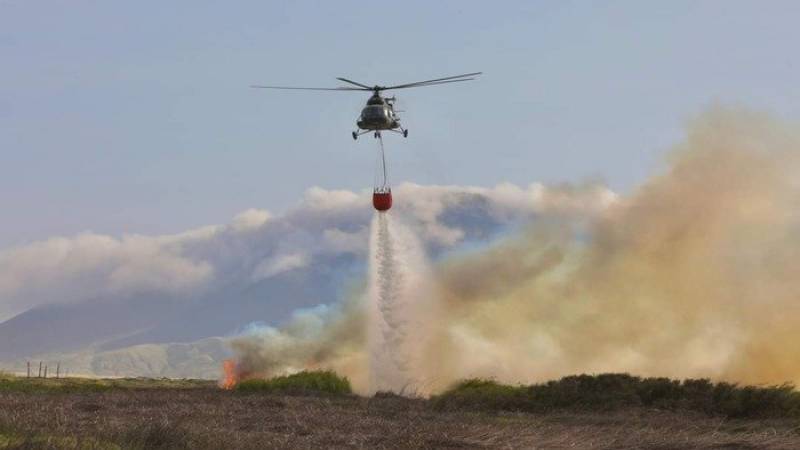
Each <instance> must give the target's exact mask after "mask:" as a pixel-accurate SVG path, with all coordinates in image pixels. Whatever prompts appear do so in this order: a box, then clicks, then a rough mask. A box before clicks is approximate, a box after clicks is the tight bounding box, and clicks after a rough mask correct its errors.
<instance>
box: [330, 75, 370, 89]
mask: <svg viewBox="0 0 800 450" xmlns="http://www.w3.org/2000/svg"><path fill="white" fill-rule="evenodd" d="M336 79H337V80H339V81H344V82H345V83H350V84H355V85H356V86H359V87H362V88H366V89H369V90H372V87H371V86H367V85H366V84H363V83H359V82H357V81H353V80H348V79H347V78H340V77H336Z"/></svg>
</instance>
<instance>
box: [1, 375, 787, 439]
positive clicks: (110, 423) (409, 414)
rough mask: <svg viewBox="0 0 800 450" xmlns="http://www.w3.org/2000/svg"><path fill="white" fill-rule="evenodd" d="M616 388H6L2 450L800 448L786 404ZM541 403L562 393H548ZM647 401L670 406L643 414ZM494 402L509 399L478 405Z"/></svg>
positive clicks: (620, 382) (153, 384)
mask: <svg viewBox="0 0 800 450" xmlns="http://www.w3.org/2000/svg"><path fill="white" fill-rule="evenodd" d="M606 377H609V376H606ZM610 377H612V378H605V379H604V378H602V377H589V378H584V379H581V380H575V379H565V380H566V381H563V383H562V382H561V381H558V382H553V383H556V386H557V387H558V389H568V392H572V393H573V394H575V395H579V396H580V398H582V399H584V400H585V399H587V398H590V397H591V396H589V397H587V395H588V394H589V393H591V392H595V393H596V394H599V393H601V392H605V393H606V394H605V395H607V397H597V396H595V397H594V398H593V399H592V400H591V401H590V402H588V403H587V402H583V403H580V402H579V403H575V402H571V403H569V404H567V403H565V402H562V403H561V404H560V405H556V406H553V405H551V406H549V407H548V408H539V409H536V410H530V411H526V409H530V404H528V403H525V402H526V401H528V400H520V399H524V398H525V395H527V394H530V387H503V386H500V385H492V384H491V382H486V381H480V380H472V381H470V382H465V383H462V384H461V385H459V386H456V387H454V389H453V390H451V391H450V392H448V393H445V394H443V395H442V396H439V397H436V398H434V399H430V400H426V399H408V398H403V397H398V396H395V395H392V394H389V393H381V394H378V395H376V396H374V397H369V398H367V397H359V396H356V395H352V394H348V393H346V391H347V390H349V385H348V386H347V389H345V388H344V385H343V384H342V383H343V382H346V380H343V379H337V378H336V377H335V375H333V374H330V373H328V374H327V375H319V374H315V373H311V374H304V375H302V376H299V377H295V378H290V377H283V378H281V379H280V381H276V382H274V383H272V384H270V385H269V386H268V387H264V386H265V385H264V384H258V383H256V384H254V385H252V386H251V387H250V388H246V387H243V388H241V389H236V390H231V391H226V390H222V389H218V388H217V387H216V385H215V384H214V383H212V382H208V381H192V380H142V379H127V380H79V379H68V380H52V379H48V380H42V379H30V380H28V379H23V378H13V377H2V380H1V382H0V448H8V449H51V448H52V449H69V448H81V449H172V448H175V449H182V448H203V449H206V448H207V449H217V448H219V449H222V448H233V449H256V448H259V449H260V448H370V449H372V448H435V449H443V448H608V449H612V448H613V449H618V448H630V449H634V448H645V449H648V448H649V449H672V448H708V449H712V448H714V449H752V448H775V449H797V448H800V421H798V419H797V416H796V414H795V413H794V412H793V410H791V405H789V409H786V410H781V411H778V410H776V409H774V408H773V407H772V406H770V407H769V408H763V407H762V409H759V410H758V411H759V412H758V413H757V414H756V413H753V414H739V413H737V414H728V415H725V414H720V413H719V412H713V411H706V412H704V411H701V410H698V409H697V408H694V409H693V407H692V406H691V405H688V404H687V403H685V402H682V401H681V400H680V399H682V398H685V395H683V394H681V393H680V387H678V388H675V384H674V383H671V384H670V383H667V384H664V383H662V384H658V385H657V386H658V387H659V389H662V391H663V392H662V393H661V394H652V393H650V394H646V393H647V392H649V391H647V390H637V389H634V391H635V392H638V393H637V394H636V395H637V397H636V399H634V397H632V396H630V395H628V396H627V397H625V396H623V397H625V398H626V400H625V401H624V402H609V399H610V397H608V396H612V397H614V396H618V395H620V392H627V393H628V394H630V393H631V392H634V391H631V389H632V388H637V387H641V386H640V385H642V384H644V385H648V383H642V382H643V381H646V380H638V381H636V380H637V379H629V378H625V377H626V376H619V375H616V376H610ZM620 377H622V378H620ZM633 378H635V377H633ZM287 379H288V380H289V381H287ZM291 380H296V383H295V382H294V381H291ZM576 383H577V384H576ZM581 383H582V384H581ZM579 385H580V386H579ZM680 385H681V383H678V386H680ZM245 386H246V385H245ZM254 386H255V387H254ZM538 386H547V384H543V385H538ZM576 386H577V387H576ZM581 386H582V387H581ZM614 386H616V387H614ZM648 386H649V385H648ZM670 386H671V388H670ZM650 387H652V386H650ZM712 387H713V386H712ZM734 388H735V387H734ZM498 389H499V390H501V391H504V392H505V393H498V392H497V390H498ZM676 389H677V390H676ZM735 389H740V390H741V392H750V393H749V394H742V395H743V396H744V397H742V398H746V399H751V400H748V401H751V402H752V399H753V398H758V399H761V400H760V401H759V402H760V403H759V404H761V405H762V406H763V405H764V404H770V405H775V404H779V405H788V403H786V402H789V403H791V402H792V401H793V400H792V398H793V395H794V394H795V392H794V391H793V390H791V389H789V390H783V391H780V392H782V393H776V392H777V391H772V390H770V391H758V392H759V393H760V394H752V392H751V391H747V390H746V389H747V388H735ZM542 392H545V391H539V392H538V394H537V395H540V396H541V395H545V394H546V392H545V394H542ZM547 392H550V393H553V392H557V391H555V390H552V385H551V390H550V391H547ZM558 392H560V391H558ZM711 392H713V389H712V391H711ZM728 392H733V391H730V390H729V391H728ZM737 392H739V391H737ZM476 393H477V395H475V394H476ZM642 393H645V394H646V395H645V397H644V398H645V399H647V398H658V399H661V400H663V399H671V400H669V401H666V402H662V403H658V404H657V405H656V404H650V405H644V404H642V400H641V398H642V397H638V396H639V395H644V394H642ZM787 393H788V394H787ZM762 394H763V395H762ZM498 395H499V396H501V398H504V399H506V400H508V398H509V397H510V398H513V399H514V400H513V401H512V402H511V403H508V402H506V401H500V402H494V403H493V402H492V401H490V402H489V403H486V398H489V399H493V398H494V397H496V396H498ZM560 395H562V394H560ZM786 395H788V397H787V396H786ZM487 396H488V397H487ZM503 396H505V397H503ZM520 396H521V397H520ZM729 397H730V396H729ZM733 397H736V395H733V396H732V397H731V398H733ZM575 398H578V397H574V398H573V400H574V399H575ZM692 398H695V397H692ZM696 398H706V397H705V396H704V395H700V396H698V397H696ZM764 398H767V399H768V400H764ZM518 402H522V403H518ZM765 402H766V403H765ZM656 403H657V402H656ZM703 404H705V403H703ZM519 405H522V406H519ZM603 405H605V406H603ZM782 407H783V406H782ZM736 411H740V410H736ZM753 411H756V410H753ZM740 412H741V411H740Z"/></svg>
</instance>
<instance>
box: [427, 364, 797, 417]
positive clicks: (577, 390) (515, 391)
mask: <svg viewBox="0 0 800 450" xmlns="http://www.w3.org/2000/svg"><path fill="white" fill-rule="evenodd" d="M433 403H434V406H435V407H439V408H458V409H476V410H503V411H527V412H546V411H551V410H614V409H620V408H626V407H639V406H644V407H651V408H662V409H682V410H692V411H699V412H704V413H708V414H718V415H724V416H727V417H737V418H739V417H742V418H743V417H747V418H755V417H787V416H791V417H797V416H800V392H797V391H795V390H794V387H793V386H791V385H781V386H766V387H758V386H745V387H740V386H738V385H735V384H730V383H725V382H720V383H716V384H714V383H712V382H711V381H710V380H706V379H688V380H684V381H683V382H681V381H677V380H671V379H668V378H640V377H635V376H631V375H628V374H613V373H612V374H601V375H574V376H568V377H564V378H561V379H560V380H554V381H548V382H546V383H543V384H533V385H530V386H508V385H503V384H499V383H497V382H495V381H491V380H480V379H472V380H466V381H462V382H460V383H458V384H456V385H455V386H453V387H452V388H451V389H449V390H447V391H445V392H444V393H442V394H441V395H438V396H436V397H434V398H433Z"/></svg>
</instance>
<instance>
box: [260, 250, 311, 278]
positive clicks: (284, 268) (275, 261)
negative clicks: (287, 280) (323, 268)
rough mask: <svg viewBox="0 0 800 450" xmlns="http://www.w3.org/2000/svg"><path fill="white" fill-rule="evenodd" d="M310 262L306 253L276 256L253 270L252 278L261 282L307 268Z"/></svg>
mask: <svg viewBox="0 0 800 450" xmlns="http://www.w3.org/2000/svg"><path fill="white" fill-rule="evenodd" d="M309 262H310V258H309V257H308V255H307V254H305V253H290V254H287V255H276V256H273V257H271V258H268V259H265V260H264V261H262V262H261V263H259V264H258V265H257V266H256V268H255V269H254V270H253V276H252V278H253V281H260V280H263V279H265V278H269V277H274V276H275V275H278V274H281V273H283V272H288V271H290V270H294V269H300V268H302V267H306V266H307V265H308V263H309Z"/></svg>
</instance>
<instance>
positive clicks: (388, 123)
mask: <svg viewBox="0 0 800 450" xmlns="http://www.w3.org/2000/svg"><path fill="white" fill-rule="evenodd" d="M482 73H483V72H473V73H465V74H461V75H453V76H449V77H443V78H434V79H432V80H425V81H416V82H414V83H405V84H397V85H394V86H379V85H374V86H368V85H366V84H364V83H359V82H357V81H353V80H348V79H347V78H341V77H337V78H336V79H337V80H339V81H343V82H345V83H348V84H351V85H353V86H355V87H352V86H341V87H335V88H316V87H294V86H262V85H251V86H250V87H252V88H258V89H296V90H307V91H368V92H372V96H371V97H370V98H369V99H368V100H367V104H366V105H365V106H364V108H363V109H362V110H361V114H360V115H359V117H358V119H357V120H356V126H357V127H358V129H357V130H356V131H353V132H352V136H353V139H358V137H359V136H361V135H363V134H367V133H373V134H374V137H375V138H379V137H380V136H381V131H392V132H394V133H398V134H402V135H403V137H406V138H407V137H408V129H407V128H403V126H402V125H401V124H400V116H398V114H397V113H398V111H396V110H395V109H394V104H395V102H396V101H397V98H396V97H394V96H392V97H383V96H381V92H383V91H390V90H395V89H407V88H413V87H423V86H435V85H439V84H447V83H458V82H461V81H470V80H474V79H475V77H477V76H478V75H480V74H482Z"/></svg>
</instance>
